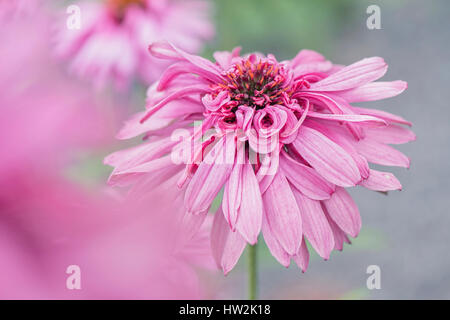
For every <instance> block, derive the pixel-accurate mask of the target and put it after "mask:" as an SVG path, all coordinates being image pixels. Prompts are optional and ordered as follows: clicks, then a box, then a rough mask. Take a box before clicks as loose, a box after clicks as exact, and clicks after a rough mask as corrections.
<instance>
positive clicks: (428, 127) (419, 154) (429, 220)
mask: <svg viewBox="0 0 450 320" xmlns="http://www.w3.org/2000/svg"><path fill="white" fill-rule="evenodd" d="M4 1H8V0H3V1H2V0H0V8H2V10H4V11H3V12H1V13H0V19H1V22H0V35H1V37H2V39H3V40H2V43H1V44H0V58H1V61H2V67H1V69H0V87H1V88H2V90H1V91H2V93H0V114H1V116H0V132H1V138H0V146H1V151H0V235H1V236H0V298H6V299H9V298H44V299H45V298H65V299H66V298H67V299H79V298H88V299H90V298H94V299H95V298H123V299H130V298H150V299H151V298H222V299H240V298H246V296H247V295H246V290H247V289H246V278H247V276H246V262H247V261H246V259H245V258H246V257H245V255H243V257H242V258H241V261H240V262H239V264H238V266H237V267H236V268H235V269H234V270H233V271H232V272H231V273H230V274H229V275H228V276H226V277H224V276H223V275H222V274H221V273H220V272H219V271H217V270H214V267H213V265H212V263H211V261H210V257H209V255H208V253H209V252H208V245H209V240H208V239H207V234H206V231H205V232H204V233H200V234H199V235H198V236H197V237H196V238H194V239H193V240H192V242H191V243H188V244H187V245H185V246H184V247H183V248H179V247H178V246H177V243H175V242H176V241H175V239H174V238H175V236H174V235H175V234H177V233H179V230H177V229H176V228H177V226H176V225H174V223H172V222H171V221H167V218H166V217H164V212H165V210H167V208H165V205H164V204H165V203H170V202H173V201H174V200H173V199H172V198H171V197H170V190H169V191H167V190H162V191H161V194H162V195H163V196H164V197H163V198H161V196H162V195H161V194H158V193H157V194H152V195H150V196H149V198H148V199H145V200H144V201H143V202H140V203H138V204H136V203H133V204H132V205H131V204H130V203H127V202H125V204H124V203H123V197H124V196H125V195H124V193H123V192H121V191H120V190H111V189H110V188H109V187H107V186H106V180H107V177H108V174H109V173H110V168H108V167H106V166H105V165H103V163H102V162H103V158H104V156H106V155H107V154H108V153H110V152H111V151H114V150H118V149H120V148H122V147H124V146H125V143H124V142H120V141H117V140H116V139H115V137H114V136H115V134H116V132H117V131H118V130H119V128H120V125H121V123H122V122H123V121H124V120H125V119H126V118H127V117H128V116H129V115H130V114H132V113H133V112H135V111H136V110H142V108H143V106H144V104H145V85H144V84H140V83H139V82H138V81H134V82H132V83H133V85H132V87H131V90H129V91H128V92H124V91H123V90H122V91H120V92H118V91H117V90H116V89H115V88H114V86H106V87H105V88H102V89H98V88H93V86H92V83H91V82H90V81H89V79H83V78H80V77H77V76H75V75H74V74H71V73H70V72H69V71H68V70H69V68H68V62H67V61H64V60H60V59H58V57H57V56H56V55H55V52H54V48H55V46H56V44H55V41H56V40H57V38H55V37H54V36H53V35H54V34H55V28H56V29H57V28H66V25H65V24H64V23H62V24H60V25H58V23H57V21H62V22H64V19H63V18H64V17H65V16H66V15H67V13H66V11H65V8H66V7H67V6H68V5H70V4H77V1H76V0H73V1H65V2H62V1H56V0H55V1H50V0H47V1H38V0H36V1H33V2H31V1H27V0H25V1H23V0H22V1H21V0H14V1H12V2H11V3H13V2H14V3H21V4H20V6H19V7H20V10H15V9H12V8H13V7H14V6H13V5H12V6H9V5H5V6H3V7H1V5H2V4H3V3H4ZM92 1H94V0H92ZM210 2H211V7H212V9H213V13H214V14H213V16H212V22H213V25H215V34H216V36H215V37H214V38H212V40H210V41H208V42H206V43H205V49H204V50H203V52H202V55H203V56H205V57H207V58H211V57H212V53H213V52H214V51H216V50H231V49H232V48H233V47H235V46H241V47H242V48H243V52H250V51H260V52H264V53H273V54H275V55H276V56H277V57H278V58H279V59H280V60H281V59H288V58H291V57H293V56H295V55H296V53H297V52H298V51H299V50H301V49H304V48H307V49H313V50H316V51H319V52H321V53H322V54H324V55H325V56H326V57H327V58H328V59H330V60H331V61H333V62H335V63H339V64H350V63H352V62H355V61H357V60H360V59H362V58H364V57H370V56H381V57H383V58H384V59H385V60H386V62H387V63H388V64H389V66H390V67H389V71H388V73H387V75H386V77H385V79H387V80H400V79H401V80H405V81H407V82H408V84H409V88H408V90H407V91H406V92H405V93H403V94H402V95H400V96H398V97H395V98H392V99H388V100H384V101H381V102H373V103H366V104H365V106H367V107H370V108H378V109H382V110H386V111H389V112H392V113H395V114H399V115H401V116H403V117H405V118H407V119H408V120H410V121H411V122H413V124H414V126H413V130H414V132H415V133H416V134H417V137H418V139H417V141H416V142H413V143H410V144H408V145H403V146H400V147H399V148H400V150H401V151H403V152H405V153H406V154H407V155H408V156H409V157H410V158H411V160H412V165H411V168H410V169H409V170H404V169H392V170H390V171H392V172H393V173H394V174H395V175H396V176H397V177H398V178H399V180H400V181H401V182H402V185H403V190H402V191H401V192H392V193H389V195H387V196H386V195H384V194H379V193H376V192H369V191H367V190H363V189H362V188H361V189H355V190H351V193H352V195H353V196H354V199H355V201H356V203H357V204H358V206H359V208H360V212H361V216H362V221H363V227H362V231H361V234H360V235H359V236H358V238H356V239H355V240H354V241H353V244H351V245H346V246H345V248H344V251H343V252H338V253H333V254H332V256H331V258H330V260H329V261H323V260H321V259H320V258H319V257H318V256H317V255H313V256H312V258H311V261H310V266H309V268H308V271H307V272H306V273H304V274H302V273H301V272H300V271H299V270H298V269H297V268H290V269H287V270H286V269H284V268H283V267H282V266H280V265H279V264H278V263H277V262H276V261H275V259H274V258H273V257H272V256H271V255H270V253H269V252H268V250H267V249H266V248H265V246H264V245H262V246H259V248H258V259H259V274H258V276H259V281H260V285H259V289H260V298H268V299H435V298H438V299H439V298H446V299H450V271H449V270H450V255H449V254H447V252H448V251H449V244H450V232H449V231H448V228H449V227H450V215H449V214H448V208H449V207H450V200H449V192H450V185H449V184H450V182H449V181H450V165H449V162H448V159H449V156H450V154H449V150H450V149H449V141H450V124H449V119H450V108H449V106H448V101H450V91H449V90H448V89H447V87H448V84H449V83H450V79H449V77H450V76H449V75H450V62H449V61H450V60H449V53H450V42H449V41H448V39H449V38H450V22H449V19H448V13H449V12H450V10H449V9H450V2H448V1H447V0H434V1H430V2H424V1H420V0H397V1H388V0H376V1H370V0H362V1H360V0H358V1H357V0H341V1H326V0H316V1H310V0H280V1H273V0H246V1H241V0H225V1H223V0H216V1H210ZM35 3H39V5H34V4H35ZM43 4H45V5H43ZM374 4H376V5H378V6H379V8H380V9H381V29H380V30H370V29H369V28H368V27H367V25H366V21H367V19H368V17H369V16H370V14H368V13H367V12H366V10H367V8H368V6H370V5H374ZM43 8H45V9H43ZM16 9H17V7H16ZM81 14H83V13H82V12H81ZM56 31H57V30H56ZM156 192H158V190H156ZM157 199H158V200H157ZM155 225H159V226H163V227H164V228H165V229H164V228H163V230H166V231H167V232H161V229H159V228H156V227H155ZM206 227H207V225H206ZM172 235H173V237H172ZM311 252H314V251H313V250H311ZM69 265H79V266H80V268H81V270H82V289H81V290H68V289H67V287H66V279H67V277H68V276H69V275H68V274H67V273H66V268H67V266H69ZM370 265H377V266H379V267H380V270H381V289H379V290H377V289H375V290H369V289H368V288H367V286H366V280H367V278H368V277H369V275H368V274H367V273H366V270H367V267H368V266H370Z"/></svg>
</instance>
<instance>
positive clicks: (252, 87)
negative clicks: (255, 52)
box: [213, 56, 292, 113]
mask: <svg viewBox="0 0 450 320" xmlns="http://www.w3.org/2000/svg"><path fill="white" fill-rule="evenodd" d="M225 78H226V80H225V81H224V82H223V83H219V84H216V85H214V86H213V90H214V93H213V97H216V96H217V95H218V94H219V93H221V92H223V91H227V92H228V97H229V102H228V103H227V104H226V105H225V106H223V107H222V110H224V111H227V112H230V111H231V112H232V113H234V112H235V111H236V110H237V107H239V106H241V105H244V106H248V107H252V108H255V109H256V110H259V109H263V108H264V107H266V106H268V105H282V104H283V102H284V99H286V97H287V96H289V95H291V94H292V86H291V83H292V81H291V77H289V73H288V71H287V70H286V69H285V66H284V65H282V64H279V63H277V62H275V61H270V60H269V59H262V58H257V57H256V56H250V57H249V58H248V59H246V60H244V61H242V62H240V63H236V64H234V65H233V66H232V67H231V70H230V71H228V72H227V73H226V74H225Z"/></svg>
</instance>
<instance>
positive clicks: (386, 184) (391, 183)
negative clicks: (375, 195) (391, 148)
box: [359, 169, 402, 192]
mask: <svg viewBox="0 0 450 320" xmlns="http://www.w3.org/2000/svg"><path fill="white" fill-rule="evenodd" d="M359 185H360V186H363V187H366V188H367V189H370V190H375V191H382V192H386V191H391V190H402V185H401V184H400V182H399V181H398V180H397V178H396V177H395V176H394V175H393V174H392V173H390V172H382V171H377V170H373V169H371V170H370V175H369V177H368V178H367V179H366V180H363V181H361V183H360V184H359Z"/></svg>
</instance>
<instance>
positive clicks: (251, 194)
mask: <svg viewBox="0 0 450 320" xmlns="http://www.w3.org/2000/svg"><path fill="white" fill-rule="evenodd" d="M241 192H242V199H241V206H240V208H239V219H238V221H237V224H236V228H237V230H238V231H239V232H240V233H241V235H242V236H243V237H244V239H245V240H247V242H249V243H250V244H252V245H253V244H255V243H256V241H257V240H258V235H259V232H260V231H261V224H262V216H263V203H262V198H261V191H260V190H259V184H258V180H257V179H256V176H255V172H254V171H253V167H252V165H251V164H250V163H249V162H248V159H247V162H246V163H245V165H244V168H243V170H242V190H241Z"/></svg>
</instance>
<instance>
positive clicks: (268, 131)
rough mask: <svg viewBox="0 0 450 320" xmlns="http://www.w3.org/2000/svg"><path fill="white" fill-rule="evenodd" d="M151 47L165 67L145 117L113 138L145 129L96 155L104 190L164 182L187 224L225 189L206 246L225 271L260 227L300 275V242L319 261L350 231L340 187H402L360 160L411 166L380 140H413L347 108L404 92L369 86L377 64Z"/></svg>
mask: <svg viewBox="0 0 450 320" xmlns="http://www.w3.org/2000/svg"><path fill="white" fill-rule="evenodd" d="M150 52H151V53H152V54H153V56H155V57H158V58H162V59H166V60H170V61H174V62H175V63H174V64H173V65H171V66H170V67H169V68H168V69H167V70H166V71H165V72H164V74H163V75H162V76H161V78H160V80H159V81H158V82H157V83H156V84H155V85H154V86H152V87H150V89H149V91H148V103H147V110H146V111H144V112H142V113H139V114H138V115H136V116H134V117H133V118H132V119H130V120H129V121H128V122H127V123H126V124H125V126H124V127H123V129H122V130H121V131H120V133H119V135H118V137H119V138H121V139H128V138H132V137H135V136H137V135H139V134H142V133H145V138H146V139H147V140H149V141H148V142H146V143H144V144H142V145H140V146H138V147H135V148H133V149H130V150H124V151H119V152H117V153H115V154H112V155H110V156H109V157H107V158H106V160H105V162H106V163H107V164H110V165H112V166H114V167H115V168H114V171H113V173H112V174H111V176H110V179H109V183H110V184H112V185H130V184H131V185H134V188H135V189H136V188H141V192H144V193H145V183H143V182H142V181H143V180H145V179H146V180H147V181H151V184H150V185H149V186H147V187H148V188H149V187H151V186H157V185H158V184H159V183H161V182H162V181H165V180H166V179H167V177H173V179H177V182H178V185H179V186H180V187H181V193H182V194H183V196H184V207H185V210H186V211H187V212H190V213H191V216H192V217H195V219H197V220H198V219H199V218H198V217H199V216H205V215H206V212H207V211H208V209H209V208H210V206H211V204H212V202H213V200H214V199H215V197H216V196H217V194H218V193H219V191H220V190H221V189H222V187H224V195H223V201H222V206H221V208H220V210H219V211H218V212H217V213H216V214H215V218H214V224H213V229H212V235H211V237H212V240H211V241H212V247H213V250H214V254H215V258H216V261H217V263H218V265H219V266H221V267H222V269H223V270H224V272H225V273H227V272H229V271H230V270H231V269H232V268H233V267H234V265H235V264H236V262H237V261H238V259H239V257H240V255H241V253H242V252H243V250H244V248H245V246H246V244H247V243H250V244H255V243H256V242H257V238H258V235H259V233H260V231H262V233H263V236H264V239H265V242H266V244H267V246H268V247H269V249H270V251H271V253H272V255H273V256H274V257H275V258H276V259H277V260H278V261H279V262H280V263H281V264H282V265H284V266H286V267H288V266H289V264H290V259H291V258H293V259H294V260H295V262H296V263H297V264H298V266H299V267H300V268H301V269H302V270H303V271H305V270H306V268H307V265H308V260H309V253H308V249H307V247H306V245H305V240H304V239H305V238H306V239H308V240H309V242H310V243H311V245H312V247H313V248H314V249H315V250H316V251H317V253H318V254H319V255H320V256H321V257H323V258H324V259H328V258H329V256H330V253H331V252H332V250H334V249H336V250H342V248H343V243H344V242H349V238H348V236H351V237H356V236H357V235H358V233H359V231H360V228H361V218H360V215H359V212H358V208H357V206H356V204H355V203H354V201H353V200H352V198H351V197H350V195H349V194H348V193H347V191H346V189H345V188H348V187H352V186H357V185H360V186H363V187H366V188H368V189H371V190H377V191H383V192H384V191H388V190H398V189H401V185H400V183H399V181H398V180H397V179H396V178H395V177H394V176H393V175H392V174H391V173H388V172H380V171H376V170H373V169H370V168H369V165H368V162H371V163H376V164H381V165H389V166H401V167H409V159H408V158H407V157H406V156H404V155H403V154H402V153H400V152H399V151H397V150H395V149H393V148H392V147H390V146H388V144H399V143H406V142H408V141H411V140H414V139H415V135H414V134H413V133H412V132H411V131H410V130H408V129H406V128H404V127H402V126H400V125H410V123H409V122H408V121H406V120H404V119H402V118H401V117H399V116H395V115H392V114H390V113H387V112H383V111H379V110H373V109H366V108H359V107H354V106H352V105H351V104H350V103H353V102H359V101H373V100H379V99H384V98H388V97H392V96H396V95H398V94H400V93H401V92H402V91H403V90H405V88H406V83H405V82H403V81H392V82H374V81H375V80H377V79H379V78H381V77H382V76H383V75H384V74H385V72H386V70H387V65H386V63H385V62H384V61H383V59H382V58H379V57H373V58H366V59H363V60H361V61H358V62H356V63H354V64H351V65H349V66H339V65H334V64H332V63H331V62H330V61H327V60H325V58H324V57H323V56H322V55H320V54H319V53H316V52H314V51H310V50H302V51H300V52H299V53H298V55H297V56H296V57H295V58H294V59H292V60H289V61H283V62H278V61H277V60H276V58H275V57H274V56H272V55H268V56H267V57H266V56H263V55H261V54H250V55H247V56H244V57H241V56H240V55H239V49H235V50H234V51H233V52H231V53H229V52H216V53H215V54H214V57H215V59H216V63H212V62H210V61H208V60H205V59H203V58H201V57H198V56H195V55H191V54H188V53H186V52H184V51H182V50H180V49H178V48H176V47H175V46H173V45H171V44H169V43H167V42H160V43H155V44H153V45H151V46H150ZM194 120H202V121H203V122H202V126H201V128H200V129H198V128H194V127H192V126H190V123H192V121H194ZM176 128H184V129H185V130H184V134H185V135H184V136H185V139H184V140H183V141H181V142H180V141H179V139H178V138H179V136H177V137H178V138H177V137H175V136H174V137H171V136H170V134H171V133H172V131H173V130H174V129H176ZM186 141H188V146H189V147H188V149H189V150H188V151H191V150H190V149H191V145H190V143H193V144H194V147H193V148H194V151H193V152H187V153H185V154H186V156H185V158H183V161H184V165H183V164H174V163H173V156H174V154H177V153H179V150H180V149H181V148H183V147H184V146H185V145H186ZM195 142H197V144H195ZM184 149H186V148H184ZM171 151H172V152H171ZM183 152H186V150H184V151H183ZM147 190H149V189H147ZM192 219H194V218H192Z"/></svg>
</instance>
